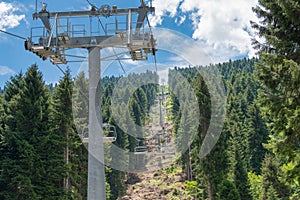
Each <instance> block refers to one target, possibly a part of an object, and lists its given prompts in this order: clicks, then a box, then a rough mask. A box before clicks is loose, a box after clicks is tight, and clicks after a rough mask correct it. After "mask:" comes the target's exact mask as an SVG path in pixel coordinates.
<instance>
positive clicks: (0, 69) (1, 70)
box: [0, 66, 15, 76]
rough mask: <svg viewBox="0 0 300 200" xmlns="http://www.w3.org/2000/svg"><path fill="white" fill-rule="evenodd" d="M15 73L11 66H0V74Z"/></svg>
mask: <svg viewBox="0 0 300 200" xmlns="http://www.w3.org/2000/svg"><path fill="white" fill-rule="evenodd" d="M14 73H15V71H14V70H12V69H10V68H9V67H6V66H0V76H4V75H13V74H14Z"/></svg>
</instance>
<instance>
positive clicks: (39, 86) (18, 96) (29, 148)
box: [1, 65, 63, 199]
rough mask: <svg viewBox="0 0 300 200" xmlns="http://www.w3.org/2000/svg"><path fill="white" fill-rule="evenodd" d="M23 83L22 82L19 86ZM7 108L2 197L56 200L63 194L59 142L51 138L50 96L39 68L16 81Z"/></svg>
mask: <svg viewBox="0 0 300 200" xmlns="http://www.w3.org/2000/svg"><path fill="white" fill-rule="evenodd" d="M19 81H20V82H19ZM8 92H9V93H7V94H6V99H7V100H8V102H7V107H6V115H7V116H8V117H7V119H6V125H7V126H6V127H7V129H6V131H5V146H4V149H3V150H4V152H5V155H4V162H3V168H5V170H4V171H3V174H2V177H1V181H3V180H4V181H5V182H6V186H5V187H3V188H1V189H3V191H1V195H2V196H3V197H4V198H5V199H6V198H7V199H11V198H13V199H38V198H46V199H53V198H56V197H59V196H60V195H61V194H62V191H63V190H62V188H61V187H60V183H61V182H60V180H61V178H60V177H61V173H60V170H59V167H57V166H60V163H59V160H57V158H56V154H55V151H54V152H53V150H55V149H56V148H57V140H56V138H55V137H53V135H51V134H50V131H49V129H50V127H49V112H50V109H49V107H50V101H49V92H48V91H47V89H46V87H45V84H44V82H43V80H42V74H41V73H40V72H39V71H38V68H37V66H35V65H33V66H32V67H30V68H29V69H28V71H27V73H26V74H25V76H24V78H23V77H21V76H18V77H17V78H13V79H12V81H11V82H10V84H9V86H8Z"/></svg>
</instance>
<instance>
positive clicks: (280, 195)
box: [261, 154, 289, 200]
mask: <svg viewBox="0 0 300 200" xmlns="http://www.w3.org/2000/svg"><path fill="white" fill-rule="evenodd" d="M280 171H281V170H280V168H279V163H278V162H277V161H276V159H275V158H274V157H273V156H272V155H270V154H267V155H266V156H265V159H264V161H263V164H262V198H261V200H271V199H282V200H285V199H289V191H288V188H287V186H285V185H284V183H282V182H281V181H280V180H279V176H280V174H281V172H280ZM271 193H273V194H272V195H271V196H270V194H271Z"/></svg>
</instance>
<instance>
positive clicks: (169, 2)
mask: <svg viewBox="0 0 300 200" xmlns="http://www.w3.org/2000/svg"><path fill="white" fill-rule="evenodd" d="M182 1H183V0H154V1H153V2H152V5H153V7H155V15H151V16H150V17H149V20H150V23H151V24H152V25H153V26H156V25H160V24H161V23H162V21H163V17H164V16H168V17H172V18H173V17H175V16H176V15H177V12H178V10H177V9H178V7H179V5H180V3H181V2H182Z"/></svg>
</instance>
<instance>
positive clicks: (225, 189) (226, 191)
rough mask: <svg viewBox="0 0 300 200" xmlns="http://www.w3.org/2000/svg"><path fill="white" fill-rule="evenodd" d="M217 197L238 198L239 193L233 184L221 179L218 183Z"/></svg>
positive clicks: (225, 199) (222, 199)
mask: <svg viewBox="0 0 300 200" xmlns="http://www.w3.org/2000/svg"><path fill="white" fill-rule="evenodd" d="M219 198H220V199H221V200H240V199H241V198H240V194H239V192H238V190H237V188H236V187H235V184H234V183H232V182H230V181H228V180H223V181H222V183H221V184H220V191H219Z"/></svg>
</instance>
